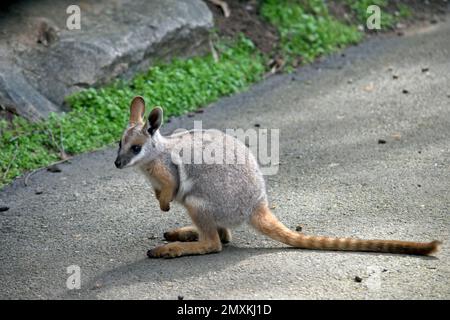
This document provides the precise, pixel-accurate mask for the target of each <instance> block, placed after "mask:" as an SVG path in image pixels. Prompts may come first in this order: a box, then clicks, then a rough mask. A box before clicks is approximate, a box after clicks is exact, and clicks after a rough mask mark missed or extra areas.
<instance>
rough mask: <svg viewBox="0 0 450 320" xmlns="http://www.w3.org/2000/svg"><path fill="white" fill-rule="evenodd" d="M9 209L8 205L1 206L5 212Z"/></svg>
mask: <svg viewBox="0 0 450 320" xmlns="http://www.w3.org/2000/svg"><path fill="white" fill-rule="evenodd" d="M8 210H9V207H6V206H1V207H0V212H5V211H8Z"/></svg>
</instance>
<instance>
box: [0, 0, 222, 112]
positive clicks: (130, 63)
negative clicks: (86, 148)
mask: <svg viewBox="0 0 450 320" xmlns="http://www.w3.org/2000/svg"><path fill="white" fill-rule="evenodd" d="M72 4H76V5H78V6H79V7H80V9H81V29H80V30H69V29H68V27H67V25H66V22H67V19H68V18H69V16H70V14H68V13H66V10H67V8H68V6H69V5H72ZM212 26H213V17H212V14H211V12H210V11H209V9H208V7H207V6H206V5H205V3H203V2H202V1H201V0H183V1H179V0H164V1H159V0H150V1H148V0H128V1H127V0H114V1H111V0H99V1H91V2H87V1H72V0H70V1H64V0H63V1H50V0H44V1H20V2H18V3H15V4H10V5H9V6H7V7H6V8H4V9H3V10H2V11H1V12H0V108H2V109H6V110H9V111H11V112H14V113H16V114H19V115H21V116H24V117H26V118H28V119H31V120H36V119H39V118H42V117H46V116H47V115H48V114H49V112H51V111H61V110H63V108H64V98H65V97H66V96H67V95H69V94H71V93H73V92H75V91H78V90H80V89H83V88H87V87H90V86H98V85H101V84H104V83H107V82H110V81H111V80H112V79H114V78H117V77H129V76H130V75H131V74H133V73H134V72H136V71H139V70H145V69H147V68H148V67H149V66H150V65H151V64H152V63H153V62H155V61H156V60H158V61H159V60H166V59H167V58H169V57H173V56H182V57H185V56H190V55H193V54H197V53H199V52H201V51H204V50H206V48H207V39H208V33H209V29H210V28H211V27H212Z"/></svg>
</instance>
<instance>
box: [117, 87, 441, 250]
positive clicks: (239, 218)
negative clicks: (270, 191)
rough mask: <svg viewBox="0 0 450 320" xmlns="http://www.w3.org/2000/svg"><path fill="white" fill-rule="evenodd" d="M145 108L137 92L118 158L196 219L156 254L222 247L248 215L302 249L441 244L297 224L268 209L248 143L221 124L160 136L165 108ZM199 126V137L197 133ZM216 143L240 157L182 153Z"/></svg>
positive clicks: (166, 204) (162, 198) (164, 205)
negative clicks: (198, 157) (198, 159)
mask: <svg viewBox="0 0 450 320" xmlns="http://www.w3.org/2000/svg"><path fill="white" fill-rule="evenodd" d="M144 112H145V102H144V99H143V98H142V97H139V96H138V97H135V98H134V99H133V100H132V102H131V106H130V113H131V114H130V121H129V125H128V127H127V128H126V130H125V132H124V134H123V136H122V139H121V141H120V143H119V151H118V155H117V159H116V161H115V165H116V167H117V168H119V169H122V168H125V167H130V166H138V167H139V168H140V169H141V171H142V172H143V173H144V174H145V175H146V176H147V178H148V179H149V181H150V183H151V184H152V186H153V188H154V190H155V194H156V198H157V199H158V200H159V205H160V208H161V210H163V211H169V209H170V202H171V201H173V200H175V201H177V202H179V203H181V204H182V205H183V206H184V207H185V208H186V209H187V211H188V213H189V216H190V217H191V219H192V222H193V224H194V225H193V226H188V227H183V228H178V229H175V230H171V231H169V232H166V233H165V234H164V237H165V239H166V240H168V241H176V242H171V243H168V244H166V245H162V246H159V247H156V248H154V249H151V250H149V251H148V252H147V255H148V256H149V257H151V258H159V257H163V258H173V257H179V256H184V255H194V254H206V253H213V252H219V251H221V250H222V243H227V242H229V241H230V240H231V233H230V228H232V227H235V226H237V225H239V224H241V223H243V222H249V223H250V224H251V225H252V226H253V227H254V228H255V229H256V230H258V231H259V232H261V233H263V234H265V235H267V236H269V237H271V238H272V239H274V240H277V241H280V242H282V243H285V244H288V245H290V246H293V247H297V248H302V249H314V250H342V251H375V252H389V253H403V254H416V255H429V254H432V253H434V252H436V251H437V250H438V249H439V246H440V244H441V243H440V242H439V241H432V242H427V243H423V242H409V241H397V240H360V239H353V238H331V237H321V236H308V235H304V234H302V233H298V232H294V231H291V230H290V229H288V228H287V227H286V226H285V225H283V224H282V223H281V222H280V221H279V220H278V219H277V218H276V217H275V216H274V215H273V214H272V212H271V211H270V209H269V206H268V200H267V195H266V189H265V182H264V178H263V175H262V173H261V171H260V169H259V167H258V163H257V161H256V159H255V157H254V156H253V155H252V153H251V152H250V150H249V148H247V147H246V146H245V145H244V144H243V143H241V142H240V141H238V139H236V138H234V137H231V136H230V135H226V134H225V133H222V132H220V131H218V130H198V131H201V132H195V130H192V131H185V132H182V133H175V134H172V135H169V136H162V135H161V134H160V132H159V129H160V127H161V124H162V120H163V111H162V109H161V108H159V107H156V108H154V109H153V110H152V111H151V112H150V115H149V117H148V120H147V121H144V120H143V116H144ZM199 133H201V139H196V138H195V136H196V134H199ZM199 140H200V141H199ZM215 144H217V145H220V146H224V147H225V149H226V153H227V154H226V157H231V158H230V159H232V160H239V159H240V160H241V162H239V161H231V162H226V164H225V163H224V164H221V163H212V164H207V163H195V162H194V163H193V162H192V161H186V160H185V159H184V156H183V154H184V153H185V152H191V151H192V150H194V151H193V152H194V154H195V152H200V153H202V152H205V150H207V149H208V148H209V149H211V147H215ZM213 149H214V148H213ZM179 150H182V152H177V151H179ZM214 150H216V149H214ZM184 155H185V154H184ZM242 159H243V161H242ZM189 160H192V157H191V158H189Z"/></svg>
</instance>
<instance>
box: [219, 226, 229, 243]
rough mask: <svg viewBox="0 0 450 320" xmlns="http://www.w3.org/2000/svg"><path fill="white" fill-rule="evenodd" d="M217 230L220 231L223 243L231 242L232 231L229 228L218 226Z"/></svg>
mask: <svg viewBox="0 0 450 320" xmlns="http://www.w3.org/2000/svg"><path fill="white" fill-rule="evenodd" d="M217 231H218V232H219V237H220V241H221V242H222V243H229V242H231V231H230V229H227V228H217Z"/></svg>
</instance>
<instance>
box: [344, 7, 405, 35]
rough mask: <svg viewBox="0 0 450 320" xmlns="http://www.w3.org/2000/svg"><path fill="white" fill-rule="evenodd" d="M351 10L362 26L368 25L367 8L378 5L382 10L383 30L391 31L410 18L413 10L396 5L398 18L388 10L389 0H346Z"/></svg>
mask: <svg viewBox="0 0 450 320" xmlns="http://www.w3.org/2000/svg"><path fill="white" fill-rule="evenodd" d="M345 2H346V3H347V5H348V6H350V9H352V11H353V12H354V13H355V16H356V18H357V20H358V22H359V23H361V24H362V25H365V24H366V20H367V18H368V17H369V15H370V13H367V8H368V7H369V6H371V5H377V6H379V7H380V9H381V28H382V29H390V28H392V27H393V26H394V25H395V23H396V22H398V21H399V19H400V18H409V17H410V16H411V10H410V9H409V7H408V6H406V5H404V4H402V3H396V4H395V7H396V9H397V12H398V17H397V16H395V15H393V14H391V13H389V12H388V11H387V10H386V9H387V8H388V5H389V1H388V0H358V1H354V0H345Z"/></svg>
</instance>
